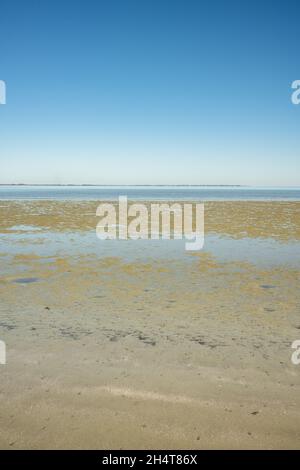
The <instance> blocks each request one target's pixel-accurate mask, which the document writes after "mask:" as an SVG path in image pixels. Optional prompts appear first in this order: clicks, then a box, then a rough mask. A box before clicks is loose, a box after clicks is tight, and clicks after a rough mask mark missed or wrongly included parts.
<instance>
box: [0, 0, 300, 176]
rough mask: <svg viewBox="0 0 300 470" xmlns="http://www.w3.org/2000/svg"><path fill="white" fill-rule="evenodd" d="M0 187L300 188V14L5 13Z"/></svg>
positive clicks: (259, 9) (216, 4)
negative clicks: (296, 95)
mask: <svg viewBox="0 0 300 470" xmlns="http://www.w3.org/2000/svg"><path fill="white" fill-rule="evenodd" d="M0 17H1V25H0V79H2V80H5V81H6V84H7V104H6V105H5V106H0V183H10V182H13V183H18V182H23V183H31V182H32V183H52V182H53V183H93V184H96V183H100V184H101V183H104V184H110V183H115V184H122V183H125V184H143V183H146V184H163V183H167V184H172V183H174V184H180V183H188V184H231V183H232V184H254V185H300V178H299V175H300V145H299V144H300V106H295V105H292V103H291V83H292V81H294V80H296V79H300V52H299V51H300V43H299V38H300V3H299V0H297V1H296V0H295V1H293V0H292V1H289V0H287V1H283V0H282V1H276V0H275V1H274V0H273V1H271V0H270V1H268V0H265V1H263V0H260V1H247V0H246V1H230V0H228V1H225V0H224V1H210V2H209V1H206V2H204V1H203V2H202V1H200V0H198V1H192V0H181V1H177V0H168V1H167V0H151V1H150V0H136V1H131V0H120V1H116V0H110V1H108V0H107V1H101V0H94V1H93V0H80V1H78V0H72V1H66V0H60V1H57V0H51V1H50V0H48V1H47V0H43V1H40V0H36V1H33V0H26V1H24V0H23V1H15V0H4V1H1V3H0Z"/></svg>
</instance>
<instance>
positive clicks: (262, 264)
mask: <svg viewBox="0 0 300 470" xmlns="http://www.w3.org/2000/svg"><path fill="white" fill-rule="evenodd" d="M96 207H97V202H95V201H94V202H91V201H85V202H79V201H77V202H75V201H69V202H63V201H26V202H22V201H19V202H16V201H1V202H0V260H1V265H0V295H1V303H0V339H1V340H3V341H5V343H6V347H7V364H6V365H0V374H1V382H0V397H1V409H0V448H2V449H29V448H34V449H45V448H48V449H54V448H57V449H60V448H64V449H65V448H78V449H79V448H80V449H83V448H96V449H97V448H98V449H120V448H122V449H127V448H143V449H151V448H167V449H176V448H177V449H178V448H180V449H189V448H200V449H201V448H270V449H271V448H299V446H300V365H299V366H296V365H293V364H292V362H291V355H292V352H293V351H292V349H291V344H292V342H293V341H294V340H296V339H300V319H299V307H300V294H299V280H300V276H299V275H300V270H299V265H300V264H299V263H300V250H299V248H300V203H299V202H254V201H253V202H238V201H236V202H209V203H206V204H205V210H206V216H205V224H206V225H205V236H206V243H205V248H204V250H203V251H200V252H195V253H187V252H185V251H184V248H183V243H182V242H181V241H174V240H170V241H156V242H155V241H147V240H144V241H123V242H122V241H100V240H98V239H97V238H96V235H95V226H96V223H97V220H96V217H95V210H96Z"/></svg>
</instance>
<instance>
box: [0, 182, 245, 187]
mask: <svg viewBox="0 0 300 470" xmlns="http://www.w3.org/2000/svg"><path fill="white" fill-rule="evenodd" d="M0 186H62V187H67V186H72V187H82V186H91V187H98V186H101V187H118V186H124V187H132V188H133V187H163V188H164V187H168V188H176V187H181V188H187V187H191V188H248V187H249V186H248V185H243V184H71V183H70V184H59V183H45V184H43V183H0Z"/></svg>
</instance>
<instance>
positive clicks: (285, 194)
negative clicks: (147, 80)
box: [0, 185, 300, 201]
mask: <svg viewBox="0 0 300 470" xmlns="http://www.w3.org/2000/svg"><path fill="white" fill-rule="evenodd" d="M119 196H127V197H128V199H131V200H194V201H196V200H197V201H198V200H200V201H201V200H202V201H209V200H211V201H213V200H224V201H226V200H229V201H230V200H242V201H247V200H262V201H265V200H274V201H286V200H289V201H299V200H300V187H274V188H271V187H249V186H22V185H20V186H15V185H0V200H8V199H9V200H14V199H60V200H72V199H75V200H76V199H77V200H116V199H118V197H119Z"/></svg>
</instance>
